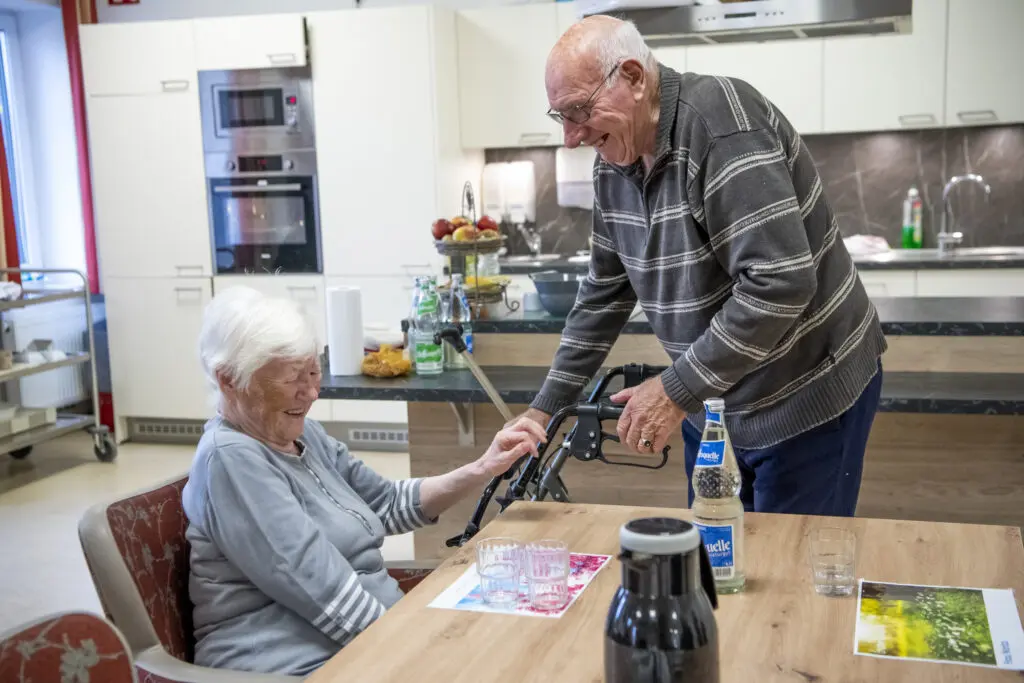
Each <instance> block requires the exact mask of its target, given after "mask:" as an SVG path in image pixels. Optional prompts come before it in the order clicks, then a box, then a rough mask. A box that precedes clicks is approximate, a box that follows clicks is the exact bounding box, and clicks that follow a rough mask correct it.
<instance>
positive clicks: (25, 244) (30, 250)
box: [0, 11, 43, 268]
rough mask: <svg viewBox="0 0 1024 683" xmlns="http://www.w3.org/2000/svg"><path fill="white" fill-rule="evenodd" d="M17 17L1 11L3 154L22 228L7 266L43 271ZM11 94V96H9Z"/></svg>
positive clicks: (12, 198) (18, 227) (19, 226)
mask: <svg viewBox="0 0 1024 683" xmlns="http://www.w3.org/2000/svg"><path fill="white" fill-rule="evenodd" d="M18 28H19V26H18V20H17V15H15V14H12V13H10V12H6V11H0V31H2V32H3V34H4V36H5V38H6V48H7V49H6V50H5V54H4V55H3V57H4V59H3V67H4V68H5V70H6V73H5V74H4V78H5V81H6V83H7V91H8V92H7V98H8V100H9V103H10V105H11V107H10V112H9V116H10V120H11V140H12V143H13V147H14V149H13V150H6V153H7V164H8V166H9V167H10V168H13V169H14V174H15V176H16V178H17V182H18V196H17V197H15V196H12V197H11V201H12V203H16V204H17V207H18V209H17V213H18V215H19V217H20V218H21V224H20V225H18V226H16V228H17V230H18V233H19V239H18V242H19V244H18V251H19V254H18V255H19V257H20V259H21V263H20V264H8V267H10V268H14V267H17V266H21V265H32V266H35V267H37V268H39V267H42V265H43V264H42V260H41V259H42V251H41V246H42V245H41V244H39V232H38V230H36V229H35V227H36V226H35V218H36V211H35V209H36V206H35V175H34V174H33V168H32V159H33V150H32V146H31V139H32V138H31V131H30V121H29V118H28V108H27V104H26V102H25V99H26V94H25V93H26V90H25V77H24V67H23V63H22V53H21V38H20V36H19V31H18ZM12 93H14V96H12Z"/></svg>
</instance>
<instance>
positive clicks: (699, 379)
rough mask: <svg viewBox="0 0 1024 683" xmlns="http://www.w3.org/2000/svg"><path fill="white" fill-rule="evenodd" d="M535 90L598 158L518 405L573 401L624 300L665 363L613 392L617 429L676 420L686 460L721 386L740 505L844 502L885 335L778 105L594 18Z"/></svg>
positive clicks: (579, 28) (870, 409)
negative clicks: (578, 235) (576, 268)
mask: <svg viewBox="0 0 1024 683" xmlns="http://www.w3.org/2000/svg"><path fill="white" fill-rule="evenodd" d="M546 85H547V93H548V100H549V103H550V105H551V109H550V111H549V114H550V115H551V116H552V117H553V118H554V119H555V120H557V121H559V122H561V123H562V125H563V127H564V134H565V144H566V145H567V146H568V147H577V146H579V145H591V146H593V147H594V148H596V150H597V152H598V155H599V159H598V160H597V162H596V164H595V166H594V189H595V205H594V226H593V253H592V256H591V261H590V273H589V275H588V277H587V278H586V280H585V281H584V282H583V283H582V284H581V287H580V293H579V297H578V300H577V302H576V306H575V308H574V309H573V310H572V312H571V313H570V315H569V317H568V320H567V321H566V327H565V331H564V333H563V335H562V342H561V346H560V347H559V349H558V352H557V353H556V355H555V358H554V362H553V364H552V369H551V372H550V373H549V375H548V378H547V381H546V382H545V383H544V386H543V388H542V390H541V392H540V394H539V395H538V396H537V398H536V400H535V401H534V403H533V405H532V406H531V408H530V410H529V411H528V413H527V415H528V416H529V417H532V418H533V419H535V420H537V421H538V422H541V423H543V422H545V421H546V420H547V417H548V415H549V414H551V413H552V412H554V411H555V410H557V409H558V408H559V407H561V406H562V405H564V404H565V403H567V402H569V401H571V400H573V399H575V397H577V396H578V394H579V392H580V390H581V389H582V388H583V387H584V385H586V384H587V382H588V381H589V380H590V379H591V378H592V377H593V375H594V374H595V373H596V371H597V370H598V369H599V367H600V366H601V364H602V362H603V361H604V359H605V358H606V356H607V354H608V351H609V350H610V349H611V347H612V344H613V343H614V342H615V340H616V338H617V337H618V335H619V333H620V332H621V330H622V327H623V325H624V324H625V322H626V321H627V319H628V317H629V315H630V313H631V311H632V310H633V308H634V306H635V304H636V303H637V301H638V300H639V304H640V306H641V307H642V308H643V310H644V312H645V313H646V314H647V317H648V318H649V320H650V322H651V325H652V327H653V328H654V333H655V334H656V335H657V337H658V339H659V340H660V341H661V343H662V345H663V346H664V348H665V350H666V351H667V352H668V354H669V356H670V357H671V358H672V359H673V363H672V365H671V367H669V368H668V369H667V370H666V371H665V372H664V373H663V374H661V375H660V376H659V377H656V378H654V379H652V380H650V381H648V382H646V383H644V384H642V385H641V386H640V387H637V388H636V389H633V390H627V391H624V392H621V393H620V394H618V395H617V396H615V397H613V400H615V401H617V402H626V408H625V410H624V412H623V415H622V419H621V420H620V422H619V426H618V432H619V436H620V437H622V442H623V443H624V444H627V445H628V446H630V447H631V448H633V449H634V450H636V451H639V452H654V451H658V450H660V449H661V448H662V447H664V445H665V443H666V442H667V441H668V439H669V436H670V434H671V432H672V431H673V430H675V429H678V428H679V426H680V423H682V425H683V437H684V441H685V444H686V470H687V475H691V474H692V472H693V467H694V462H695V460H696V454H697V449H698V445H699V442H700V438H701V431H702V429H703V422H704V420H703V401H704V400H705V399H708V398H711V397H722V398H724V399H725V405H726V426H727V427H728V428H729V431H730V435H731V437H732V440H733V445H734V447H735V448H736V451H737V457H738V459H739V461H740V468H741V470H742V473H743V479H744V482H743V489H742V491H741V494H740V496H741V498H742V500H743V503H744V506H745V507H746V508H747V509H748V510H758V511H770V512H789V513H804V514H826V515H844V516H849V515H853V513H854V510H855V508H856V505H857V496H858V491H859V488H860V480H861V469H862V464H863V459H864V450H865V446H866V442H867V438H868V432H869V431H870V428H871V423H872V420H873V417H874V413H875V410H876V408H877V405H878V399H879V393H880V390H881V381H882V373H881V362H880V357H881V355H882V353H883V352H884V351H885V349H886V342H885V337H884V336H883V334H882V331H881V327H880V325H879V321H878V316H877V313H876V311H875V309H874V307H873V306H872V304H871V302H870V301H869V300H868V297H867V295H866V293H865V291H864V288H863V287H862V285H861V283H860V280H859V278H858V277H857V270H856V268H855V267H854V264H853V261H852V259H851V258H850V255H849V253H848V252H847V251H846V249H845V248H844V245H843V242H842V239H840V236H839V234H838V230H837V227H836V220H835V216H834V215H833V212H832V209H831V207H830V206H829V203H828V200H827V199H826V198H825V196H824V193H823V191H822V184H821V179H820V178H819V177H818V173H817V171H816V169H815V166H814V162H813V160H812V159H811V156H810V154H809V152H808V150H807V148H806V147H805V146H804V145H803V144H802V142H801V140H800V136H799V135H798V134H797V132H796V131H795V130H794V129H793V126H792V125H791V124H790V123H789V121H788V120H787V119H786V117H785V114H784V113H783V112H781V111H779V110H778V108H776V107H775V106H774V105H773V104H772V103H771V101H770V100H768V98H766V97H764V96H763V95H762V94H761V93H760V92H758V91H757V90H756V89H754V88H753V87H751V86H750V85H749V84H747V83H745V82H743V81H741V80H738V79H734V78H723V77H719V76H706V75H698V74H692V73H686V74H680V73H677V72H676V71H673V70H672V69H670V68H667V67H666V66H664V65H661V64H659V63H658V62H657V61H656V59H655V58H654V56H653V55H652V53H651V51H650V49H648V47H647V46H646V45H645V44H644V41H643V39H642V37H641V36H640V35H639V33H638V32H637V30H636V28H635V27H634V26H633V25H632V24H629V23H626V22H622V21H619V20H617V19H613V18H611V17H606V16H595V17H589V18H587V19H584V20H583V21H581V22H579V23H578V24H576V25H574V26H573V27H571V28H570V29H569V30H568V31H566V33H565V34H564V35H563V36H562V37H561V39H560V40H559V41H558V43H557V44H556V45H555V47H554V48H553V49H552V51H551V54H550V56H549V58H548V63H547V72H546ZM692 495H693V494H692V489H691V494H690V496H691V497H690V502H691V504H692V502H693V498H692Z"/></svg>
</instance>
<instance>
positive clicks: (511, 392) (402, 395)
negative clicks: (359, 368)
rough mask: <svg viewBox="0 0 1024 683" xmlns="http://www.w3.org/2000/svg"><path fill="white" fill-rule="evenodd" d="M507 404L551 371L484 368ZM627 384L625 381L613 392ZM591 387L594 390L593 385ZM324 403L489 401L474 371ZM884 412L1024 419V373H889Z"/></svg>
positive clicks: (360, 390)
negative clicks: (1018, 416) (343, 400)
mask: <svg viewBox="0 0 1024 683" xmlns="http://www.w3.org/2000/svg"><path fill="white" fill-rule="evenodd" d="M484 372H485V373H486V374H487V377H488V378H489V379H490V380H491V382H492V383H494V385H495V388H497V390H498V393H500V394H501V397H502V398H503V399H504V400H505V402H506V403H519V404H525V403H529V402H530V401H532V400H533V397H534V396H535V395H536V394H537V391H538V390H539V389H540V386H541V384H542V383H543V381H544V377H545V375H546V374H547V368H539V367H511V366H498V367H488V368H484ZM620 386H621V380H616V382H615V383H613V388H618V387H620ZM588 389H589V387H588ZM320 398H323V399H356V400H384V401H412V402H453V403H488V402H489V400H488V398H487V394H485V393H484V390H483V389H482V388H481V387H480V385H479V384H478V383H477V381H476V378H474V377H473V375H472V374H471V373H470V372H469V370H458V371H453V372H445V373H444V374H442V375H439V376H435V377H418V376H411V377H402V378H396V379H375V378H372V377H363V376H357V377H332V376H325V377H324V381H323V385H322V387H321V390H320ZM879 411H880V412H894V413H943V414H972V415H1024V374H995V373H993V374H987V373H986V374H980V373H940V372H889V373H886V375H885V381H884V384H883V386H882V400H881V404H880V405H879Z"/></svg>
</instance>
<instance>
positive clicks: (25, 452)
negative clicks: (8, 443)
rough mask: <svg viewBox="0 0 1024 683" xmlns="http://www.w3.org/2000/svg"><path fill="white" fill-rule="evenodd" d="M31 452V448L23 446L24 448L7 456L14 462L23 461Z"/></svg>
mask: <svg viewBox="0 0 1024 683" xmlns="http://www.w3.org/2000/svg"><path fill="white" fill-rule="evenodd" d="M31 452H32V447H31V446H25V447H24V448H19V449H18V450H16V451H11V452H10V453H8V455H9V456H11V457H12V458H14V459H15V460H24V459H25V458H27V457H28V454H29V453H31Z"/></svg>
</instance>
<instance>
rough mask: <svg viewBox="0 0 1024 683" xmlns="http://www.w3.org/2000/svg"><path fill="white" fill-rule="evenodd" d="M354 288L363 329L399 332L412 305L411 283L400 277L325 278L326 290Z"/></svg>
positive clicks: (411, 281) (412, 284)
mask: <svg viewBox="0 0 1024 683" xmlns="http://www.w3.org/2000/svg"><path fill="white" fill-rule="evenodd" d="M332 287H358V288H359V289H360V299H361V300H362V309H363V326H364V327H369V326H371V325H373V326H380V325H383V326H385V327H387V328H388V329H390V330H399V329H401V326H402V319H403V318H405V317H406V316H408V315H409V307H410V306H411V305H412V290H413V287H414V279H413V278H411V277H405V276H400V275H384V276H370V275H360V276H358V277H328V278H327V288H328V289H330V288H332Z"/></svg>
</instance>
